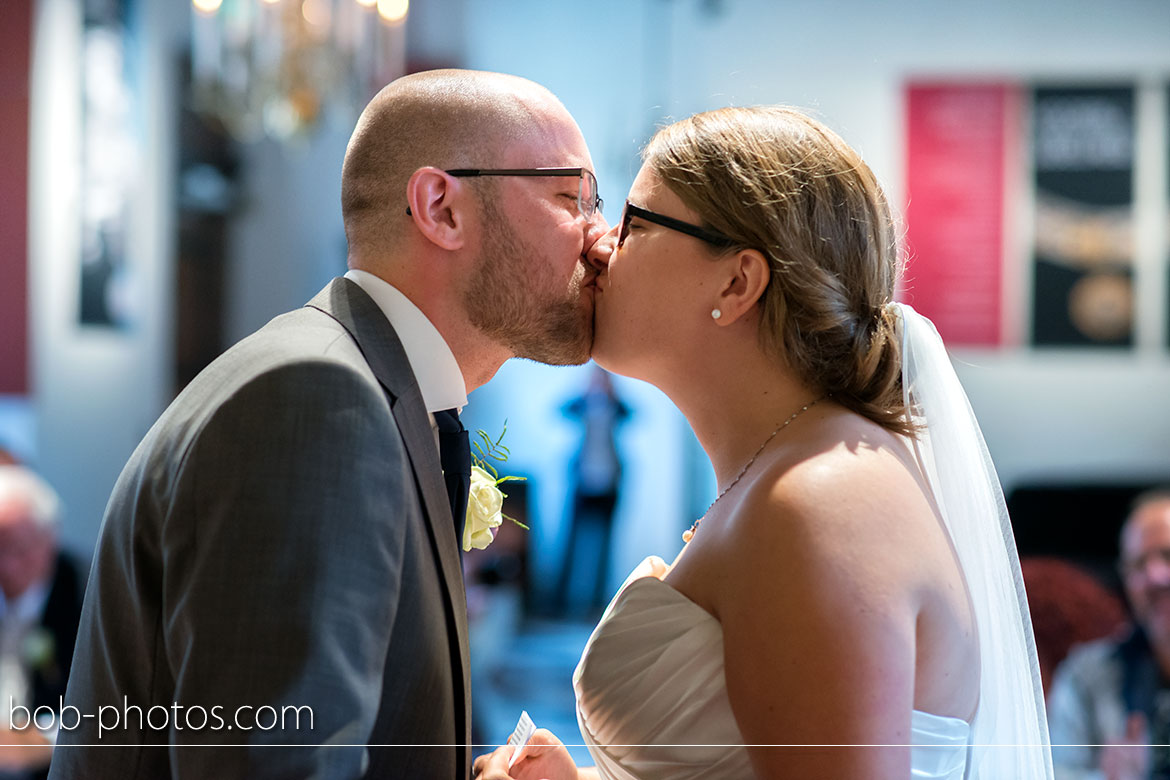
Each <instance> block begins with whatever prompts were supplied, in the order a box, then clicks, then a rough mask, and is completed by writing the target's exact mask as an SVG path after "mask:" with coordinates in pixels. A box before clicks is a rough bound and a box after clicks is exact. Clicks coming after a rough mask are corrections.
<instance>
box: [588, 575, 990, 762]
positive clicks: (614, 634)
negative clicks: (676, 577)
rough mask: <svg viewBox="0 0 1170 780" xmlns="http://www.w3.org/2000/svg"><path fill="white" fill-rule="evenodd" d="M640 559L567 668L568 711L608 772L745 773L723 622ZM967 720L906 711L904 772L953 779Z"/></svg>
mask: <svg viewBox="0 0 1170 780" xmlns="http://www.w3.org/2000/svg"><path fill="white" fill-rule="evenodd" d="M666 571H667V567H666V564H665V563H664V562H663V561H662V559H660V558H656V557H651V558H647V559H646V560H644V561H643V562H642V563H641V564H640V565H639V566H638V567H637V568H636V569H635V570H634V572H633V573H632V574H631V575H630V577H629V579H627V580H626V582H625V584H624V585H623V586H622V588H621V590H620V591H618V594H617V596H615V597H614V599H613V601H612V602H611V603H610V605H609V607H608V609H607V610H606V611H605V614H604V615H603V616H602V618H601V622H600V623H598V625H597V628H596V629H594V631H593V635H592V636H591V637H590V638H589V642H588V643H587V644H586V646H585V652H584V653H583V655H582V656H581V662H580V663H579V664H578V666H577V670H576V671H575V672H574V674H573V687H574V689H575V690H576V694H577V720H578V722H579V724H580V726H581V734H582V736H583V737H584V738H585V742H586V744H587V745H588V746H589V752H590V753H591V754H592V756H593V759H594V760H595V761H596V762H597V767H598V769H599V771H600V772H601V775H602V777H603V778H607V779H609V780H658V778H662V779H663V780H665V779H666V778H671V779H672V780H687V779H688V778H712V777H718V778H751V777H753V773H752V768H751V764H750V761H749V759H748V753H747V749H746V748H745V747H744V746H743V736H742V735H741V734H740V731H739V727H738V725H737V724H736V721H735V716H734V714H733V713H732V710H731V702H730V701H729V700H728V697H727V685H726V681H725V678H724V671H723V629H722V626H721V625H720V624H719V621H718V620H716V619H715V618H714V617H713V616H711V614H710V613H708V612H707V611H706V610H705V609H703V608H702V607H700V606H699V605H698V604H695V603H694V602H693V601H691V600H690V599H688V598H687V597H686V596H684V595H683V594H682V593H680V592H679V591H677V590H675V589H674V588H672V587H671V586H670V585H669V584H667V583H666V582H664V581H663V580H662V579H661V578H662V577H663V576H664V575H665V573H666ZM969 733H970V727H969V726H968V724H967V723H966V722H965V721H963V720H960V719H958V718H947V717H942V716H939V715H932V714H930V713H926V712H919V711H917V710H916V711H914V713H913V715H912V717H911V743H912V748H911V764H912V772H911V777H913V778H920V779H921V780H927V779H929V780H961V778H962V777H963V774H964V771H965V768H966V764H967V743H968V735H969Z"/></svg>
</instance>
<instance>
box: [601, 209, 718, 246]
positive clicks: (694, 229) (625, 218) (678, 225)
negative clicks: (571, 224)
mask: <svg viewBox="0 0 1170 780" xmlns="http://www.w3.org/2000/svg"><path fill="white" fill-rule="evenodd" d="M634 217H637V218H638V219H644V220H646V221H647V222H653V223H654V224H656V225H662V227H664V228H668V229H670V230H677V231H678V232H679V233H686V234H687V235H688V236H694V237H695V238H697V239H699V240H700V241H706V242H707V243H708V244H711V245H713V246H720V247H730V246H735V245H736V244H737V243H739V242H738V241H736V240H735V239H733V238H729V237H727V236H725V235H723V234H722V233H716V232H715V231H713V230H707V229H706V228H701V227H699V226H698V225H692V224H691V223H690V222H683V221H682V220H681V219H675V218H674V217H668V216H666V215H664V214H658V213H656V212H653V211H650V210H648V209H644V208H641V207H639V206H635V205H634V204H633V203H630V202H629V201H628V200H627V201H626V205H625V207H624V208H623V209H622V226H621V228H620V229H619V230H618V242H617V245H618V247H619V248H620V247H621V245H622V244H624V243H625V242H626V236H628V235H629V234H630V220H631V219H633V218H634Z"/></svg>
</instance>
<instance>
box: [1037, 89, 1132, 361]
mask: <svg viewBox="0 0 1170 780" xmlns="http://www.w3.org/2000/svg"><path fill="white" fill-rule="evenodd" d="M1134 148H1135V127H1134V89H1133V87H1132V86H1115V87H1068V88H1065V87H1041V88H1038V89H1036V90H1035V91H1034V92H1033V97H1032V161H1033V173H1032V179H1033V182H1034V185H1035V192H1036V209H1035V215H1036V217H1035V225H1034V229H1035V230H1034V241H1033V252H1032V255H1033V277H1032V278H1033V287H1032V343H1033V344H1035V345H1037V346H1102V347H1129V346H1132V345H1133V341H1134V288H1133V254H1134V236H1133V213H1134V209H1133V197H1134V195H1133V177H1134Z"/></svg>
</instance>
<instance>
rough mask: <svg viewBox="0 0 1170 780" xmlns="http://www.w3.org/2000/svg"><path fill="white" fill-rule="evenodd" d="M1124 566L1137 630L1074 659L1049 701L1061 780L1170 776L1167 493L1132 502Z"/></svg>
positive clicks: (1080, 651) (1093, 645) (1082, 650)
mask: <svg viewBox="0 0 1170 780" xmlns="http://www.w3.org/2000/svg"><path fill="white" fill-rule="evenodd" d="M1120 568H1121V578H1122V582H1123V584H1124V586H1125V593H1126V596H1127V598H1128V599H1129V604H1130V608H1131V609H1132V611H1133V618H1134V628H1133V630H1132V631H1131V632H1130V633H1129V634H1128V635H1127V636H1125V637H1124V638H1122V639H1120V640H1109V639H1105V640H1100V641H1097V642H1090V643H1087V644H1085V645H1082V646H1081V647H1079V648H1077V649H1076V650H1074V651H1073V652H1072V653H1070V654H1069V657H1068V659H1067V660H1066V661H1065V662H1064V663H1063V664H1062V665H1061V666H1060V668H1058V669H1057V671H1056V676H1055V678H1054V680H1053V683H1052V690H1051V691H1050V693H1049V696H1048V718H1049V720H1048V722H1049V727H1050V730H1051V736H1052V744H1053V746H1054V747H1053V749H1052V757H1053V761H1054V763H1055V764H1056V777H1057V778H1067V779H1070V780H1071V779H1073V778H1076V779H1078V780H1079V779H1081V778H1084V779H1085V780H1088V779H1089V778H1092V779H1093V780H1098V778H1103V779H1104V780H1131V779H1134V780H1136V778H1158V779H1161V778H1170V747H1166V745H1168V744H1170V490H1160V491H1157V492H1153V493H1146V494H1144V495H1143V496H1140V497H1139V498H1138V499H1137V501H1136V502H1135V503H1134V508H1133V511H1132V512H1131V513H1130V516H1129V519H1128V520H1126V522H1125V525H1124V526H1122V529H1121V561H1120ZM1057 745H1060V746H1062V747H1056V746H1057ZM1151 745H1153V746H1154V747H1151Z"/></svg>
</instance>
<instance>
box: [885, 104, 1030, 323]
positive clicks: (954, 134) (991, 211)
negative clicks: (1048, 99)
mask: <svg viewBox="0 0 1170 780" xmlns="http://www.w3.org/2000/svg"><path fill="white" fill-rule="evenodd" d="M1017 102H1018V90H1017V87H1016V86H1015V85H1011V84H1006V83H977V84H975V83H971V84H963V83H945V84H939V83H912V84H909V85H908V86H907V87H906V196H907V201H906V208H905V215H906V240H907V247H908V249H909V261H908V263H907V267H906V272H905V276H904V280H903V289H902V292H901V294H900V296H899V297H900V298H901V299H902V300H904V301H906V302H907V303H909V304H911V305H913V306H914V308H915V309H917V310H918V311H919V312H921V313H922V314H924V315H925V316H927V317H929V318H930V319H931V320H933V321H934V324H935V326H937V327H938V330H939V333H940V334H941V335H942V337H943V339H944V340H945V341H946V342H947V343H948V344H967V345H980V346H995V345H1000V344H1002V343H1003V341H1004V335H1003V324H1002V321H1003V316H1002V314H1003V260H1004V201H1005V180H1006V170H1007V166H1008V161H1009V155H1011V154H1012V153H1013V152H1014V144H1013V142H1012V139H1013V137H1014V135H1013V132H1012V128H1013V127H1014V124H1015V117H1016V105H1017Z"/></svg>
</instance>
